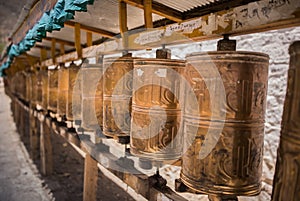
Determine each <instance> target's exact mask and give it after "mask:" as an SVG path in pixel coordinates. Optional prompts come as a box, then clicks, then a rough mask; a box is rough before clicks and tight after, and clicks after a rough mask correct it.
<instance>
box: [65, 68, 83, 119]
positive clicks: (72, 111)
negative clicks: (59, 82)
mask: <svg viewBox="0 0 300 201" xmlns="http://www.w3.org/2000/svg"><path fill="white" fill-rule="evenodd" d="M79 69H80V66H77V65H75V64H74V63H71V65H70V67H69V68H68V71H69V73H68V75H69V81H68V84H69V90H68V99H67V119H68V120H69V121H74V120H79V119H81V112H80V111H81V93H82V92H81V82H80V80H81V75H79V74H78V72H79Z"/></svg>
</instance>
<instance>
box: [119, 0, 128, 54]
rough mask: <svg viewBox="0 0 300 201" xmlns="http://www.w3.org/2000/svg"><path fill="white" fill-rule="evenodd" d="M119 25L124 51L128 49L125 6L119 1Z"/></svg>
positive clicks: (121, 0)
mask: <svg viewBox="0 0 300 201" xmlns="http://www.w3.org/2000/svg"><path fill="white" fill-rule="evenodd" d="M119 23H120V33H121V36H122V38H123V46H124V49H127V47H128V34H127V32H128V27H127V4H126V3H125V2H124V1H123V0H119Z"/></svg>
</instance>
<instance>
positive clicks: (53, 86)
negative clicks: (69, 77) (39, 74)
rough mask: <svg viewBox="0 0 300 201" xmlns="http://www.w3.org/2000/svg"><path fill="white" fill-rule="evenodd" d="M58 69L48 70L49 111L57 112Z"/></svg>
mask: <svg viewBox="0 0 300 201" xmlns="http://www.w3.org/2000/svg"><path fill="white" fill-rule="evenodd" d="M57 94H58V69H48V96H47V98H48V105H47V106H48V110H51V111H52V112H55V113H56V112H57Z"/></svg>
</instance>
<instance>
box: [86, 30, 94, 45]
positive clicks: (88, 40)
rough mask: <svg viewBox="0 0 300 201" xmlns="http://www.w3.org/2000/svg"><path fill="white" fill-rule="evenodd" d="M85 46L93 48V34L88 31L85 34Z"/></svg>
mask: <svg viewBox="0 0 300 201" xmlns="http://www.w3.org/2000/svg"><path fill="white" fill-rule="evenodd" d="M86 45H87V46H88V47H90V46H93V33H92V32H90V31H87V32H86Z"/></svg>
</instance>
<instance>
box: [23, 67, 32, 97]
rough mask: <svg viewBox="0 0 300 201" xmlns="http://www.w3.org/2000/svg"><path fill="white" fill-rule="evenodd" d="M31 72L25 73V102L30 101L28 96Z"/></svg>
mask: <svg viewBox="0 0 300 201" xmlns="http://www.w3.org/2000/svg"><path fill="white" fill-rule="evenodd" d="M32 73H33V72H31V71H27V72H25V79H26V93H25V98H24V100H25V101H26V102H29V101H30V96H31V76H32Z"/></svg>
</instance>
